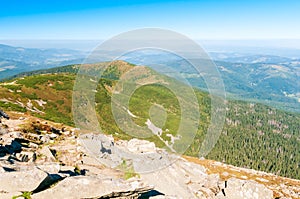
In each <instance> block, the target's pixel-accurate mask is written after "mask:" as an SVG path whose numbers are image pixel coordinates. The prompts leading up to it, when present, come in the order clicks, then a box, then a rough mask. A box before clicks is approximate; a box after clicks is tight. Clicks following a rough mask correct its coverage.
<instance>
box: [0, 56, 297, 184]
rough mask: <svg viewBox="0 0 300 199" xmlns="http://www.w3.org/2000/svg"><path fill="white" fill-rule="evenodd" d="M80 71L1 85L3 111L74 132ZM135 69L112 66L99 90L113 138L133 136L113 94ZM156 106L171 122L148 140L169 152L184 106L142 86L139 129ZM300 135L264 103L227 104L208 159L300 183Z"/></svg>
mask: <svg viewBox="0 0 300 199" xmlns="http://www.w3.org/2000/svg"><path fill="white" fill-rule="evenodd" d="M101 64H103V63H98V64H94V65H86V67H87V69H88V68H89V67H90V68H93V67H98V66H100V65H101ZM78 67H79V65H69V66H65V67H58V68H52V69H50V70H40V71H34V72H30V73H24V74H23V75H20V76H19V77H17V78H15V79H12V80H9V81H6V82H3V83H1V84H0V95H1V98H0V108H1V109H4V110H10V111H18V112H24V113H26V114H30V115H33V116H36V117H40V118H44V119H47V120H51V121H55V122H61V123H65V124H68V125H71V126H73V125H74V122H73V116H72V111H71V108H72V107H71V104H72V91H73V85H74V81H75V78H76V74H75V73H76V72H77V70H78ZM135 67H140V66H134V65H132V64H129V63H127V62H124V61H116V62H113V63H112V64H111V66H110V67H109V68H108V69H107V70H106V71H105V73H104V75H103V76H102V79H100V81H99V84H98V87H97V88H96V90H95V103H96V104H95V106H96V107H95V108H96V111H97V117H98V120H99V123H100V125H101V127H102V130H103V133H106V134H112V135H113V136H114V137H116V138H120V139H130V138H131V136H129V135H128V134H125V133H124V132H123V131H122V130H121V129H120V128H119V127H118V126H117V125H116V123H115V121H114V117H113V115H112V110H111V94H112V93H111V92H112V89H113V88H114V86H116V83H117V82H118V80H119V78H120V76H122V75H123V74H124V73H125V72H126V71H128V70H130V69H133V68H135ZM143 69H144V70H151V71H152V72H154V73H155V71H153V70H152V69H147V68H146V67H144V68H143ZM166 78H167V77H166ZM174 81H175V80H174ZM178 86H182V83H180V82H178ZM195 93H196V96H197V99H198V102H199V107H200V112H201V116H200V117H201V119H200V121H199V123H200V126H199V129H198V131H197V134H196V136H195V139H194V141H193V143H192V144H191V145H190V146H189V148H188V150H187V151H186V153H185V154H186V155H191V156H198V153H199V149H200V146H201V143H202V142H203V140H204V136H205V135H206V131H207V128H208V125H209V121H210V116H211V113H210V97H209V95H208V93H206V92H203V91H200V90H197V89H196V90H195ZM155 104H161V105H163V107H164V108H165V110H166V113H167V115H168V117H167V121H166V123H165V124H159V121H158V122H157V121H153V123H154V124H155V125H157V126H159V127H161V129H162V135H161V137H160V138H159V137H158V136H152V137H150V138H147V139H148V140H149V141H153V142H155V143H156V145H157V146H159V147H163V146H165V143H164V142H163V140H165V141H170V137H168V136H167V134H172V135H173V136H176V132H177V129H178V128H179V127H178V124H179V122H180V106H179V104H178V101H177V99H176V97H175V96H174V94H172V92H170V91H169V90H168V89H166V88H164V87H162V86H159V85H147V86H142V87H141V88H139V89H137V90H136V91H135V93H134V95H133V96H132V98H131V99H130V103H129V110H128V111H129V112H130V114H129V113H128V114H129V115H128V116H130V117H132V119H133V120H134V122H135V123H137V124H139V125H140V126H145V125H146V124H145V122H146V121H147V119H149V118H151V116H150V115H149V111H148V110H149V108H150V107H151V106H152V105H155ZM132 115H134V116H136V117H133V116H132ZM299 129H300V115H299V114H296V113H290V112H285V111H282V110H277V109H275V108H272V107H269V106H266V105H262V104H259V103H247V102H243V101H234V100H232V101H229V102H228V104H227V116H226V121H225V126H224V129H223V131H222V135H221V137H220V139H219V140H218V142H217V144H216V146H215V147H214V149H213V150H212V151H211V152H210V153H209V154H208V156H207V158H209V159H213V160H217V161H221V162H226V163H228V164H233V165H235V166H239V167H246V168H252V169H256V170H261V171H267V172H272V173H275V174H278V175H281V176H286V177H290V178H297V179H300V168H299V167H300V165H299V162H300V153H299V148H300V137H299ZM136 133H138V132H136ZM161 138H162V139H161ZM175 142H176V141H175Z"/></svg>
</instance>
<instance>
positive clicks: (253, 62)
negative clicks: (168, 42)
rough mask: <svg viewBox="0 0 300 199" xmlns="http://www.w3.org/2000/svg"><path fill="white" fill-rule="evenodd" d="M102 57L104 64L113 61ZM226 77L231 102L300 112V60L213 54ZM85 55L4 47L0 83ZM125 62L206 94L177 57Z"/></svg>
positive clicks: (155, 55) (147, 55) (151, 55)
mask: <svg viewBox="0 0 300 199" xmlns="http://www.w3.org/2000/svg"><path fill="white" fill-rule="evenodd" d="M112 54H113V53H111V52H110V51H107V52H101V55H102V59H99V60H90V62H92V63H94V62H99V61H105V60H109V59H110V58H111V55H112ZM209 55H210V57H211V58H212V59H213V60H214V61H215V64H216V65H217V68H218V70H219V72H220V74H221V77H222V78H223V81H224V85H225V90H226V92H227V94H228V96H229V97H231V98H235V99H242V100H250V101H258V102H262V103H265V104H268V105H271V106H275V107H277V108H282V109H284V110H288V111H296V112H300V57H299V58H297V57H294V58H291V57H282V56H276V55H259V54H253V53H251V54H250V53H245V52H210V53H209ZM86 56H87V53H86V52H82V51H76V50H69V49H34V48H21V47H11V46H7V45H0V80H1V79H6V78H9V77H12V76H15V75H17V74H19V73H22V72H27V71H33V70H39V69H48V68H53V67H57V66H62V65H69V64H80V63H82V62H83V60H84V58H85V57H86ZM120 59H122V60H125V61H128V62H130V63H134V64H137V65H146V66H149V67H152V68H154V69H155V70H157V71H159V72H160V73H165V74H167V75H169V76H172V77H174V76H173V75H174V74H171V73H170V72H169V70H165V69H166V68H172V69H173V70H175V71H177V72H179V73H180V76H181V78H185V79H186V80H188V81H189V82H190V84H191V85H192V86H195V87H198V88H201V89H204V90H205V89H206V84H205V82H204V80H203V78H202V76H201V75H200V74H198V72H197V71H195V69H194V68H193V67H191V66H190V65H188V63H187V62H186V61H185V60H184V59H182V58H181V57H178V56H177V55H174V54H170V53H165V52H162V51H137V52H134V53H129V54H126V55H124V56H122V57H121V58H120Z"/></svg>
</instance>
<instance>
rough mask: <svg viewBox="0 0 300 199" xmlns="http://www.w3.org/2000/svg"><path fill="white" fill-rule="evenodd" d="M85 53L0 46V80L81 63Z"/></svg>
mask: <svg viewBox="0 0 300 199" xmlns="http://www.w3.org/2000/svg"><path fill="white" fill-rule="evenodd" d="M85 55H86V53H84V52H81V51H76V50H69V49H37V48H23V47H12V46H7V45H3V44H0V80H1V79H5V78H8V77H11V76H13V75H16V74H18V73H21V72H26V71H32V70H38V69H45V68H51V67H55V66H59V65H67V64H77V63H81V62H82V60H83V58H84V57H85Z"/></svg>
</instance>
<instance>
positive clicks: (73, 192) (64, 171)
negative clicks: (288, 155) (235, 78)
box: [0, 118, 300, 199]
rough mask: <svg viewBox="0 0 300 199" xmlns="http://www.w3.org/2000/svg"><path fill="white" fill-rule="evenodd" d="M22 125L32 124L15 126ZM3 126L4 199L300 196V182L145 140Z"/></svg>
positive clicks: (37, 125) (43, 125)
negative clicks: (22, 197)
mask: <svg viewBox="0 0 300 199" xmlns="http://www.w3.org/2000/svg"><path fill="white" fill-rule="evenodd" d="M26 122H27V123H26ZM28 122H29V123H28ZM20 123H23V124H26V125H27V127H26V128H25V129H22V128H19V127H17V126H16V125H15V124H20ZM28 124H29V126H28ZM26 125H25V126H26ZM23 126H24V125H23ZM0 129H1V131H0V179H1V180H0V198H1V199H2V198H12V197H13V196H20V195H22V193H27V194H30V195H31V198H33V199H42V198H70V199H76V198H91V199H98V198H99V199H102V198H103V199H104V198H157V199H159V198H161V199H163V198H164V199H166V198H203V199H204V198H208V199H237V198H239V199H240V198H245V199H250V198H251V199H255V198H259V199H269V198H278V199H279V198H282V199H284V198H290V199H296V198H300V194H299V193H300V191H299V190H300V182H299V181H296V180H295V181H293V183H294V184H292V183H284V182H285V181H284V180H282V181H280V183H278V184H271V185H269V184H268V183H270V181H272V180H271V179H270V178H268V179H266V178H265V176H267V174H265V173H263V174H262V175H259V177H258V176H255V173H256V171H253V170H247V169H241V168H236V167H233V166H228V165H225V164H222V163H219V162H212V163H209V164H207V165H205V164H203V165H201V164H199V163H197V161H191V160H187V159H186V158H182V157H180V156H178V155H175V154H170V153H168V152H167V151H166V150H164V149H160V148H157V147H155V145H154V143H152V142H149V141H145V140H139V139H132V140H129V141H124V140H118V141H115V140H114V139H113V137H111V136H106V135H94V134H84V135H81V136H78V134H77V133H76V132H75V131H74V129H72V128H70V127H65V126H61V125H54V124H49V122H45V121H44V122H41V121H33V122H32V121H27V120H26V118H22V120H15V121H14V120H7V121H5V122H4V123H2V124H0ZM78 137H79V138H78ZM198 160H199V159H198ZM226 167H228V168H229V167H230V168H231V170H226ZM211 168H216V169H215V170H220V171H221V173H218V172H212V170H211ZM231 171H232V172H231ZM240 172H242V173H241V174H240V175H237V174H238V173H240ZM233 173H234V174H233ZM247 173H248V174H249V178H250V176H251V179H248V177H247V175H246V174H247ZM273 181H274V180H273ZM289 182H290V181H289Z"/></svg>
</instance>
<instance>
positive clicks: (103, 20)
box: [0, 0, 300, 40]
mask: <svg viewBox="0 0 300 199" xmlns="http://www.w3.org/2000/svg"><path fill="white" fill-rule="evenodd" d="M143 27H158V28H166V29H171V30H175V31H178V32H180V33H183V34H185V35H187V36H189V37H191V38H193V39H300V1H298V0H294V1H292V0H235V1H234V0H227V1H225V0H219V1H218V0H210V1H209V0H207V1H203V0H197V1H196V0H195V1H193V0H187V1H178V0H172V1H170V0H162V1H157V0H154V1H149V0H106V1H102V0H80V1H75V0H73V1H71V0H59V1H58V0H51V1H50V0H3V1H1V7H0V28H1V30H0V40H4V39H107V38H110V37H111V36H113V35H116V34H118V33H121V32H124V31H128V30H132V29H137V28H143Z"/></svg>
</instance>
